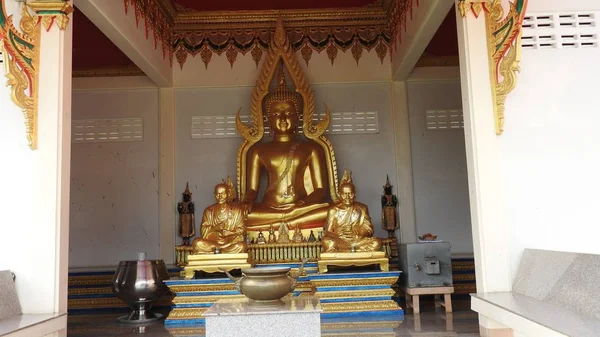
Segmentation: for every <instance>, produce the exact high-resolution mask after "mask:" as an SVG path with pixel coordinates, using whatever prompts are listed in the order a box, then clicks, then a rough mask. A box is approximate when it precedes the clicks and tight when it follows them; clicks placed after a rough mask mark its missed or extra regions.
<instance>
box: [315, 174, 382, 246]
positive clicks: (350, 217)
mask: <svg viewBox="0 0 600 337" xmlns="http://www.w3.org/2000/svg"><path fill="white" fill-rule="evenodd" d="M339 196H340V200H341V202H340V203H338V204H335V205H332V206H331V207H330V208H329V212H328V213H327V222H326V225H325V235H324V236H323V238H322V239H321V245H322V246H323V252H324V253H329V252H374V251H379V250H380V248H381V241H380V240H379V239H377V238H374V237H373V224H372V223H371V218H370V216H369V209H368V208H367V206H366V205H364V204H362V203H359V202H356V201H355V197H356V189H355V187H354V183H353V182H352V173H351V172H348V171H347V170H346V171H344V176H343V177H342V180H341V181H340V186H339Z"/></svg>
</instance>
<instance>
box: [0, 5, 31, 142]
mask: <svg viewBox="0 0 600 337" xmlns="http://www.w3.org/2000/svg"><path fill="white" fill-rule="evenodd" d="M0 4H1V6H2V8H1V10H0V39H1V40H2V44H1V46H2V49H3V56H4V67H5V74H6V78H7V83H6V84H7V86H9V87H10V89H11V95H10V98H11V99H12V101H13V102H14V103H15V105H17V106H18V107H19V108H20V109H21V110H22V111H23V115H24V117H25V133H26V136H27V142H28V144H29V147H30V148H31V149H32V150H35V149H36V148H37V121H38V118H37V117H38V115H37V96H38V87H37V83H38V73H37V71H38V64H39V40H40V39H39V37H40V26H39V25H36V22H35V19H34V18H33V17H32V16H31V14H29V10H28V9H27V7H26V6H25V5H24V4H22V5H21V14H22V16H21V21H20V23H19V26H20V29H17V28H16V27H15V26H14V24H13V16H12V15H10V16H8V15H7V14H6V6H5V0H2V2H0Z"/></svg>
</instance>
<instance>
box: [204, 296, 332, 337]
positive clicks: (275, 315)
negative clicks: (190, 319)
mask: <svg viewBox="0 0 600 337" xmlns="http://www.w3.org/2000/svg"><path fill="white" fill-rule="evenodd" d="M322 312H323V310H322V309H321V307H320V305H319V300H318V299H317V298H315V297H313V296H302V297H286V298H284V299H283V300H282V301H280V302H277V303H257V302H254V301H252V300H249V299H248V298H243V299H223V300H219V301H217V302H216V303H215V304H213V305H212V306H211V307H210V308H209V309H208V310H207V311H205V312H204V314H203V316H204V318H205V320H206V337H218V336H239V337H244V336H249V337H255V336H264V337H279V336H288V337H320V336H321V315H320V314H321V313H322Z"/></svg>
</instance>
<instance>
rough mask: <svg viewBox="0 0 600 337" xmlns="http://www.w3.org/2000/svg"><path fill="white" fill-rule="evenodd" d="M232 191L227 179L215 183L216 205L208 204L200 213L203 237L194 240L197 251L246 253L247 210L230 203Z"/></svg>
mask: <svg viewBox="0 0 600 337" xmlns="http://www.w3.org/2000/svg"><path fill="white" fill-rule="evenodd" d="M234 198H235V190H234V188H233V182H232V181H231V179H230V178H227V181H226V182H225V180H223V182H222V183H220V184H218V185H217V186H215V199H216V200H217V203H216V204H213V205H210V206H208V207H207V208H206V209H205V210H204V214H203V215H202V223H201V225H200V232H201V235H202V237H200V238H196V239H194V241H193V243H192V246H193V247H194V251H195V253H196V254H213V253H244V252H246V242H245V236H246V230H245V227H244V224H245V220H246V212H245V211H244V208H243V207H242V206H241V205H238V204H235V203H233V200H234Z"/></svg>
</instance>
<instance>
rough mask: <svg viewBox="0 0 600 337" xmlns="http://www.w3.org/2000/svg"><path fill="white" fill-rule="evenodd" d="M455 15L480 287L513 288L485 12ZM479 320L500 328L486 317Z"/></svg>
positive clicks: (483, 288) (495, 290)
mask: <svg viewBox="0 0 600 337" xmlns="http://www.w3.org/2000/svg"><path fill="white" fill-rule="evenodd" d="M457 4H458V3H457ZM456 15H457V26H458V27H457V28H458V44H459V57H460V71H461V86H462V96H463V111H464V122H465V144H466V152H467V169H468V175H469V197H470V203H471V223H472V226H473V250H474V256H475V273H476V278H477V291H478V292H498V291H510V290H511V272H510V264H509V239H510V235H509V234H510V226H508V225H507V223H506V222H505V220H504V219H505V216H504V212H505V206H504V196H503V188H502V177H501V175H500V173H501V172H500V168H499V164H500V163H499V153H500V149H499V147H498V145H499V137H498V136H496V132H495V128H494V113H493V103H492V91H491V90H492V87H491V81H490V71H489V67H488V50H487V39H486V29H485V18H484V17H483V14H482V16H480V17H479V18H478V19H477V18H475V17H474V16H473V15H472V13H467V16H466V17H465V18H463V17H462V16H461V15H460V14H459V13H458V12H457V13H456ZM480 325H482V327H484V328H499V326H497V325H495V324H493V323H492V322H488V321H487V320H485V319H480Z"/></svg>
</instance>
